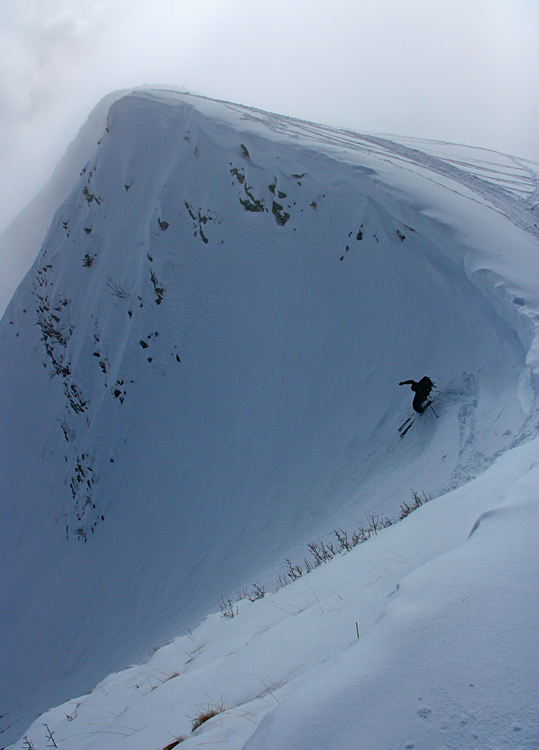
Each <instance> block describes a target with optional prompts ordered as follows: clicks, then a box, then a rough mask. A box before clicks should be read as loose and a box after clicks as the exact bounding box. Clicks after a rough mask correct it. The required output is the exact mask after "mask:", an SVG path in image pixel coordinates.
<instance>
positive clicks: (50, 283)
mask: <svg viewBox="0 0 539 750" xmlns="http://www.w3.org/2000/svg"><path fill="white" fill-rule="evenodd" d="M477 160H480V161H481V162H482V164H483V166H482V168H481V169H478V168H477ZM487 161H488V154H487V153H485V152H481V153H477V152H474V155H473V158H472V155H471V153H470V150H469V149H468V150H466V149H459V148H458V147H454V146H449V145H447V144H446V145H439V146H436V147H434V146H433V144H425V146H424V148H422V144H421V143H419V142H414V143H413V144H410V143H406V142H405V141H404V140H403V139H401V140H396V139H393V140H392V139H390V138H380V137H376V136H372V135H371V136H367V135H358V134H355V133H351V132H348V131H339V130H335V129H331V128H328V127H323V126H319V125H314V124H312V123H306V122H302V121H298V120H293V119H289V118H285V117H282V116H277V115H271V114H268V113H264V112H260V111H258V110H253V109H249V108H246V107H241V106H238V105H234V104H230V103H222V102H215V101H212V100H208V99H203V98H200V97H195V96H192V95H189V94H183V93H178V92H171V91H166V90H150V91H148V90H141V91H134V92H131V93H129V94H127V95H126V96H124V97H122V98H120V99H118V100H117V101H115V102H114V103H113V104H112V106H111V107H110V110H109V112H108V118H107V124H106V128H105V131H104V132H103V134H102V136H101V137H100V140H99V144H98V145H97V148H96V150H95V153H94V154H93V156H92V157H91V159H90V160H89V161H88V163H86V164H81V165H80V167H81V171H80V176H79V178H78V180H77V181H76V184H74V186H73V189H72V191H71V193H70V195H69V197H68V198H67V200H65V201H64V202H63V203H62V205H61V206H60V207H59V209H58V211H57V212H56V214H55V215H54V218H53V220H52V224H51V226H50V229H49V231H48V233H47V237H46V239H45V242H44V244H43V247H42V249H41V252H40V253H39V256H38V258H37V260H36V262H35V264H34V266H33V268H32V270H31V271H30V272H29V274H28V275H27V276H26V278H25V280H24V282H23V283H22V284H21V286H20V287H19V289H18V291H17V293H16V295H15V296H14V298H13V300H12V302H11V304H10V305H9V307H8V309H7V311H6V313H5V315H4V317H3V320H2V325H1V331H0V335H1V349H0V358H1V365H0V371H1V373H2V374H1V378H2V381H1V386H0V392H1V393H2V414H1V419H0V422H1V424H0V430H1V445H0V450H1V459H0V460H1V461H2V466H1V471H2V476H3V477H4V481H3V490H2V501H1V502H2V508H3V516H4V518H3V524H2V530H1V539H0V549H1V555H2V570H3V571H4V574H3V577H4V582H3V587H2V588H3V591H2V630H3V633H4V637H3V638H2V645H1V649H2V651H1V662H0V671H1V673H2V674H3V675H4V680H3V689H4V690H5V694H3V695H2V697H1V701H2V705H3V706H5V709H4V710H3V714H4V718H3V721H4V722H5V725H6V726H11V727H12V729H11V733H12V735H13V733H15V736H16V735H17V732H16V729H18V730H19V732H18V733H19V734H20V732H21V731H22V730H23V729H24V725H26V724H27V723H28V721H29V719H30V718H32V717H33V712H35V711H40V710H44V709H45V708H48V707H50V705H51V704H54V703H58V702H60V701H63V700H67V699H68V698H70V697H72V696H73V695H75V694H78V693H80V692H82V691H83V690H86V689H88V688H90V687H92V686H93V685H94V684H95V682H97V681H98V680H99V679H101V678H102V677H104V675H106V674H107V673H109V672H112V671H114V670H117V669H119V668H122V667H125V666H126V664H127V663H128V662H129V661H134V660H139V659H142V658H143V657H144V656H145V655H146V654H147V651H148V649H149V648H151V647H152V646H155V645H156V644H157V643H162V642H164V641H165V640H166V639H167V638H170V637H173V636H176V635H177V634H178V632H179V630H180V628H186V627H189V626H190V625H191V624H192V623H193V622H194V621H195V620H198V619H199V618H201V617H202V616H204V615H206V614H207V613H208V612H210V611H213V610H215V609H216V604H217V602H218V600H219V598H220V596H221V595H223V596H225V597H227V596H228V595H230V594H231V593H232V592H234V591H236V590H237V589H241V588H242V587H244V586H245V585H248V584H250V583H252V581H253V580H255V579H256V580H260V581H272V580H273V579H274V577H275V576H276V575H277V574H278V572H279V569H280V566H281V564H282V560H283V559H284V557H285V556H291V557H292V556H294V554H296V553H298V554H299V553H300V550H302V549H303V547H304V545H305V543H306V542H309V541H311V539H312V538H314V537H318V536H319V535H323V534H325V533H327V532H328V531H330V530H331V529H332V528H333V527H334V526H336V525H337V526H346V525H348V523H349V521H350V518H351V517H352V518H355V517H357V516H358V515H359V514H361V515H363V514H367V516H369V515H370V514H383V515H394V514H395V513H396V512H397V511H398V508H399V506H400V505H401V503H402V502H403V501H406V500H408V499H409V493H410V487H414V488H417V489H421V491H424V492H426V493H427V494H428V495H439V494H441V493H443V492H446V491H447V490H448V489H449V488H454V487H457V486H459V485H462V484H464V483H465V482H467V481H469V480H470V479H472V478H474V477H476V476H477V475H479V474H480V473H481V472H482V471H483V470H484V469H486V468H487V467H488V466H490V464H491V463H492V462H493V461H494V460H495V458H496V457H497V456H500V455H501V454H503V453H504V452H506V451H508V450H510V449H511V448H514V447H515V446H518V445H520V444H522V443H523V442H525V441H526V440H528V439H529V438H530V437H532V436H533V434H534V432H535V429H536V419H537V401H536V394H537V376H538V373H539V349H538V345H537V320H538V317H537V316H538V313H539V294H538V289H537V283H536V279H535V277H534V271H535V269H536V261H537V237H538V230H537V219H536V218H534V217H535V216H536V210H537V209H536V207H535V208H534V206H535V204H536V203H537V172H536V166H535V165H532V164H529V163H526V162H523V161H522V160H518V163H517V162H516V161H515V160H510V159H509V158H508V157H501V156H499V155H496V159H493V161H492V163H489V166H488V168H487V167H485V166H484V164H485V162H487ZM486 170H487V171H488V174H485V171H486ZM534 211H535V213H534ZM425 373H427V374H429V375H430V376H431V377H432V378H433V379H434V380H435V381H436V384H437V386H438V392H437V395H436V412H437V415H438V418H436V417H435V416H434V415H433V414H432V413H430V412H429V413H426V414H425V415H423V416H422V417H420V418H417V419H416V420H415V421H414V424H413V426H412V428H411V429H410V431H409V432H408V433H407V434H406V436H405V437H404V439H400V437H399V433H398V431H397V427H398V426H399V425H400V424H401V423H402V422H403V421H404V420H405V419H406V418H407V417H408V416H409V415H410V403H411V394H410V392H409V391H408V389H406V390H405V389H403V388H399V386H398V382H399V381H401V380H403V379H407V378H416V379H418V378H419V377H421V376H422V375H424V374H425ZM6 676H7V677H6ZM6 736H9V735H6Z"/></svg>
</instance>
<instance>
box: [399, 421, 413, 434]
mask: <svg viewBox="0 0 539 750" xmlns="http://www.w3.org/2000/svg"><path fill="white" fill-rule="evenodd" d="M413 423H414V420H413V419H412V421H411V422H410V424H409V425H408V427H407V428H406V429H405V430H403V431H402V432H401V434H400V436H401V438H402V437H404V436H405V435H406V433H407V432H408V430H409V429H410V427H411V426H412V425H413ZM405 424H406V422H405Z"/></svg>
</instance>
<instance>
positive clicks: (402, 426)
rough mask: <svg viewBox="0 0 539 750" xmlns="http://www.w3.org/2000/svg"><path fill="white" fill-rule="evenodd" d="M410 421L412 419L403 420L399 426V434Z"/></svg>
mask: <svg viewBox="0 0 539 750" xmlns="http://www.w3.org/2000/svg"><path fill="white" fill-rule="evenodd" d="M411 419H412V417H408V419H405V420H404V422H403V423H402V424H401V426H400V427H399V432H402V430H403V429H404V427H405V426H406V425H407V424H408V422H409V421H410V420H411Z"/></svg>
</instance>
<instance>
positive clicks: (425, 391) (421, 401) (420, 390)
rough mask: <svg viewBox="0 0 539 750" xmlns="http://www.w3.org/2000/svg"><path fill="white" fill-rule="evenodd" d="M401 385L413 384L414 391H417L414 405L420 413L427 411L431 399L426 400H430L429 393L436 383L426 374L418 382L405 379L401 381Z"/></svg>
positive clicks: (415, 409)
mask: <svg viewBox="0 0 539 750" xmlns="http://www.w3.org/2000/svg"><path fill="white" fill-rule="evenodd" d="M399 385H410V386H411V388H412V390H413V392H414V393H415V396H414V400H413V402H412V407H413V409H414V411H416V412H417V413H418V414H421V412H423V411H425V409H426V408H427V406H429V405H430V401H428V402H427V403H425V401H427V400H428V397H429V393H430V392H431V391H432V389H433V388H434V383H433V382H432V380H431V379H430V378H428V377H427V376H426V375H425V376H424V377H423V378H421V380H419V381H418V382H416V381H415V380H403V381H402V383H399Z"/></svg>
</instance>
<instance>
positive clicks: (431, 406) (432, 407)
mask: <svg viewBox="0 0 539 750" xmlns="http://www.w3.org/2000/svg"><path fill="white" fill-rule="evenodd" d="M429 406H430V408H431V409H432V411H433V412H434V416H435V417H436V419H439V417H438V415H437V414H436V412H435V411H434V406H433V405H432V404H429Z"/></svg>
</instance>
